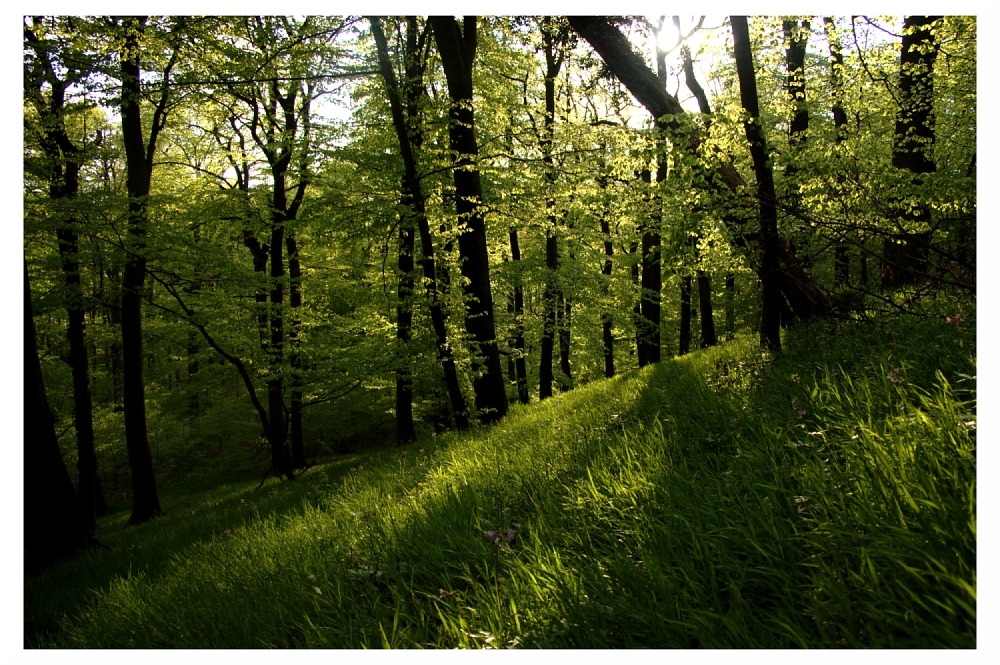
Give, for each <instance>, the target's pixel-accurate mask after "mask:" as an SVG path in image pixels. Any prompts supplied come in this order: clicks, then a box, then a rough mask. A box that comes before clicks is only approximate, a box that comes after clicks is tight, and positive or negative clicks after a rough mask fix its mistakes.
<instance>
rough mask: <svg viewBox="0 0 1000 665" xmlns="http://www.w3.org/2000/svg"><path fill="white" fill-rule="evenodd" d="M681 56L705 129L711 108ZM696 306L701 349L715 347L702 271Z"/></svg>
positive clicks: (708, 285) (687, 57)
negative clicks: (699, 321)
mask: <svg viewBox="0 0 1000 665" xmlns="http://www.w3.org/2000/svg"><path fill="white" fill-rule="evenodd" d="M681 55H682V56H683V68H684V80H685V82H686V84H687V87H688V89H690V90H691V93H692V94H693V95H694V96H695V99H697V100H698V109H699V110H700V111H701V112H702V113H703V114H705V117H706V129H707V128H708V127H709V126H711V115H712V108H711V106H709V104H708V96H707V95H706V94H705V89H704V88H702V87H701V85H700V84H699V83H698V79H697V78H696V77H695V75H694V63H693V62H692V61H691V51H690V50H689V49H687V48H685V49H684V50H683V51H682V53H681ZM694 245H695V248H697V247H698V239H697V238H696V239H695V241H694ZM698 306H699V307H700V309H701V347H702V348H703V349H704V348H707V347H710V346H715V345H716V344H717V343H718V339H717V338H716V335H715V319H714V318H713V313H712V281H711V277H709V275H708V273H706V272H705V271H704V270H699V271H698Z"/></svg>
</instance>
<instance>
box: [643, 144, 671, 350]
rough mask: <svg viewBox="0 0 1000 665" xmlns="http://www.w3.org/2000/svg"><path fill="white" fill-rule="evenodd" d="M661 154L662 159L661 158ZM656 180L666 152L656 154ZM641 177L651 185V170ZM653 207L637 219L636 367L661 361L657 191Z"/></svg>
mask: <svg viewBox="0 0 1000 665" xmlns="http://www.w3.org/2000/svg"><path fill="white" fill-rule="evenodd" d="M661 157H662V158H663V159H664V161H662V162H661V161H660V160H661ZM656 170H657V182H663V180H662V179H661V178H665V176H666V161H665V156H661V155H657V169H656ZM643 177H644V179H646V180H647V182H648V184H650V185H652V174H649V173H648V171H644V172H643ZM649 201H650V204H651V206H652V209H651V210H649V211H647V213H646V214H644V215H643V216H642V218H641V221H640V228H641V232H642V259H641V266H642V267H641V284H640V291H639V293H640V296H639V314H640V318H641V327H642V334H641V337H640V342H641V345H642V348H641V349H640V350H639V367H644V366H646V365H649V364H652V363H658V362H660V289H661V287H662V274H661V270H660V225H661V223H662V219H663V217H662V216H663V205H662V202H661V198H660V194H659V192H652V193H651V194H650V196H649Z"/></svg>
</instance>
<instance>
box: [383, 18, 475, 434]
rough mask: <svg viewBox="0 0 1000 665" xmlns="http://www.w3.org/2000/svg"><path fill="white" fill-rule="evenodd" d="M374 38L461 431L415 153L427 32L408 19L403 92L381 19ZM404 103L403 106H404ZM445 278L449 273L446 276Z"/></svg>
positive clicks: (462, 413)
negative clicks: (419, 55)
mask: <svg viewBox="0 0 1000 665" xmlns="http://www.w3.org/2000/svg"><path fill="white" fill-rule="evenodd" d="M368 21H369V23H370V24H371V26H372V34H373V36H374V38H375V43H376V46H377V51H378V58H379V70H380V72H381V74H382V78H383V80H384V81H385V84H386V89H387V91H388V97H389V108H390V111H391V112H392V120H393V126H394V128H395V130H396V137H397V139H398V141H399V148H400V154H401V156H402V158H403V169H404V176H403V177H404V181H405V191H406V192H407V193H408V194H409V199H408V200H409V202H410V214H411V215H412V216H413V219H414V220H415V223H416V227H417V232H418V234H419V236H420V252H421V259H420V266H421V269H422V272H423V281H424V284H425V287H424V288H425V291H426V293H427V300H428V303H429V309H430V314H431V324H432V326H433V327H434V335H435V338H436V341H437V357H438V361H439V362H440V363H441V367H442V369H443V371H444V382H445V389H446V390H447V392H448V398H449V401H450V404H451V410H452V416H453V418H454V420H455V425H456V427H458V428H459V429H468V427H469V417H468V407H467V406H466V403H465V397H464V396H463V395H462V389H461V386H460V384H459V381H458V370H457V368H456V366H455V360H454V356H453V355H452V351H451V345H450V344H449V343H448V333H447V325H446V322H445V312H444V309H443V307H442V298H443V292H442V290H441V289H442V287H443V286H444V285H443V284H441V282H440V275H439V272H444V270H443V268H442V269H440V270H439V268H438V266H436V265H435V259H434V240H433V238H432V237H431V231H430V224H429V222H428V220H427V212H426V203H425V198H424V193H423V187H422V185H421V183H420V177H419V174H418V172H417V162H416V155H415V154H414V153H415V151H416V150H417V149H419V147H420V145H421V143H422V132H421V128H420V117H419V113H420V110H419V97H420V94H421V90H422V77H423V67H424V65H423V60H422V59H421V58H418V54H420V53H421V52H422V51H423V40H424V39H425V36H426V35H425V34H423V35H421V37H420V39H419V40H417V34H416V33H417V22H416V21H417V20H416V17H412V16H411V17H407V52H408V56H407V57H408V58H409V62H408V64H407V81H406V85H405V88H404V89H403V90H400V87H399V85H398V84H397V82H396V74H395V71H394V70H393V67H392V63H391V61H390V60H389V47H388V43H387V41H386V38H385V33H384V32H383V30H382V24H381V21H380V19H379V18H378V17H369V18H368ZM404 105H405V106H404ZM445 274H446V273H445Z"/></svg>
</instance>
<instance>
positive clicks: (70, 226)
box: [24, 26, 104, 529]
mask: <svg viewBox="0 0 1000 665" xmlns="http://www.w3.org/2000/svg"><path fill="white" fill-rule="evenodd" d="M24 35H25V42H26V43H27V44H28V45H29V46H30V47H31V48H32V49H33V50H34V52H35V55H36V56H37V68H36V67H28V65H27V64H26V65H25V98H26V101H27V99H28V98H30V100H31V101H32V103H33V105H34V107H35V110H36V111H37V112H38V115H39V118H40V119H41V121H42V147H43V149H44V151H45V155H46V157H47V158H48V160H49V168H50V172H49V198H50V199H51V200H52V201H53V202H54V203H56V205H57V206H60V204H63V203H71V202H72V201H73V200H75V199H76V197H77V194H78V193H79V189H80V178H79V174H80V165H81V164H80V160H81V154H80V153H81V151H80V149H79V147H77V146H76V144H74V143H73V141H72V140H71V139H70V138H69V135H68V134H67V132H66V122H65V118H64V113H65V93H66V88H67V81H68V80H70V79H71V76H75V75H76V74H77V72H76V71H75V70H70V71H68V72H66V73H65V76H64V78H62V79H60V78H59V76H58V75H57V73H56V71H55V68H54V66H53V64H52V60H51V57H50V54H49V52H48V51H47V49H46V46H45V45H44V44H43V43H42V42H41V40H39V39H38V37H37V35H36V34H35V32H34V30H33V29H31V28H28V27H27V26H26V27H25V31H24ZM46 82H47V83H48V86H47V88H48V94H47V95H46V92H45V89H46V85H45V84H46ZM29 84H30V86H29ZM80 226H81V222H80V219H79V216H78V215H77V214H76V213H75V211H72V210H69V209H67V210H66V211H65V212H64V214H63V219H61V220H60V225H59V227H58V228H57V230H56V239H57V241H58V247H59V258H60V262H61V264H62V270H63V280H64V284H65V286H66V318H67V327H66V338H67V342H68V343H69V364H70V367H71V369H72V375H73V423H74V428H75V429H76V442H77V470H78V474H79V482H78V489H77V491H78V493H79V501H80V507H81V509H82V510H83V514H84V517H85V518H86V520H87V524H88V526H89V528H90V529H93V528H94V527H95V526H96V524H97V514H98V512H99V510H100V509H101V508H102V507H104V497H103V494H102V493H101V483H100V479H99V478H98V474H97V453H96V451H95V448H94V422H93V406H92V399H91V393H90V357H89V354H88V344H87V339H86V330H85V327H86V308H85V306H84V299H83V288H82V285H81V278H80V260H79V258H78V255H79V249H80V243H79V236H78V229H79V228H80Z"/></svg>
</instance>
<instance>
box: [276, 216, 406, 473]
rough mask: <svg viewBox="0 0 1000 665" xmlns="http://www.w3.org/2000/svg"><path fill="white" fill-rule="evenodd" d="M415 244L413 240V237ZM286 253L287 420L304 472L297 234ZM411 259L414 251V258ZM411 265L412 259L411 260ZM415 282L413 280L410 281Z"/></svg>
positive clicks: (297, 465)
mask: <svg viewBox="0 0 1000 665" xmlns="http://www.w3.org/2000/svg"><path fill="white" fill-rule="evenodd" d="M411 241H412V237H411ZM285 250H286V252H287V253H288V306H289V318H290V321H289V327H288V364H289V366H290V367H291V373H290V376H289V384H290V385H289V387H290V388H291V400H290V403H289V409H288V419H289V422H290V425H291V452H292V466H294V467H295V468H296V469H301V468H304V467H305V466H306V444H305V436H304V434H303V432H302V339H301V328H302V314H301V313H300V312H301V309H302V266H301V265H300V263H299V245H298V243H297V242H296V240H295V234H294V233H292V232H291V231H289V232H288V233H287V234H286V235H285ZM410 256H411V257H412V247H411V255H410ZM411 262H412V258H411ZM411 280H412V278H411Z"/></svg>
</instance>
